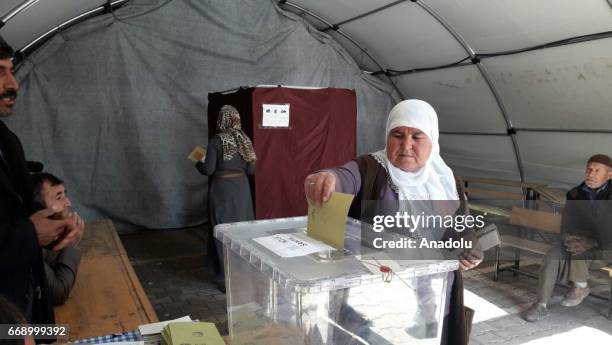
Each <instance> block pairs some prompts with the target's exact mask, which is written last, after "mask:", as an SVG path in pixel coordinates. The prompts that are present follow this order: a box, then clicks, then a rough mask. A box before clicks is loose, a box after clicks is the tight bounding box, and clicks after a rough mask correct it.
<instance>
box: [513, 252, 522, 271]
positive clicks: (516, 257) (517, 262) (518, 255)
mask: <svg viewBox="0 0 612 345" xmlns="http://www.w3.org/2000/svg"><path fill="white" fill-rule="evenodd" d="M520 264H521V250H520V249H518V248H517V249H515V250H514V266H513V268H514V276H515V277H516V276H518V270H519V268H520Z"/></svg>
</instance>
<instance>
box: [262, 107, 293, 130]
mask: <svg viewBox="0 0 612 345" xmlns="http://www.w3.org/2000/svg"><path fill="white" fill-rule="evenodd" d="M262 115H263V116H262V120H261V125H262V126H263V127H281V128H283V127H284V128H289V104H288V103H287V104H263V113H262Z"/></svg>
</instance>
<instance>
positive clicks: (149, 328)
mask: <svg viewBox="0 0 612 345" xmlns="http://www.w3.org/2000/svg"><path fill="white" fill-rule="evenodd" d="M191 321H193V320H192V319H191V317H190V316H189V315H187V316H183V317H179V318H178V319H174V320H168V321H162V322H156V323H147V324H145V325H140V326H138V331H140V335H148V334H157V333H161V331H162V330H163V329H164V327H166V326H167V325H168V324H169V323H170V322H191Z"/></svg>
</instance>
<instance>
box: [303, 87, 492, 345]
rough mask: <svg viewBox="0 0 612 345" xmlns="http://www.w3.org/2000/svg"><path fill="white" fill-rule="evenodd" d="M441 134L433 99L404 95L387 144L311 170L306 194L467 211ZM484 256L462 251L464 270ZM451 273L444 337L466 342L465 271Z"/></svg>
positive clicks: (390, 125) (317, 197)
mask: <svg viewBox="0 0 612 345" xmlns="http://www.w3.org/2000/svg"><path fill="white" fill-rule="evenodd" d="M438 138H439V131H438V117H437V115H436V112H435V110H434V109H433V108H432V107H431V105H429V104H428V103H427V102H424V101H421V100H416V99H410V100H405V101H402V102H400V103H398V104H397V105H396V106H395V107H393V109H391V112H390V113H389V118H388V119H387V126H386V132H385V139H386V145H385V149H384V150H381V151H377V152H374V153H370V154H367V155H363V156H361V157H358V158H357V159H356V160H354V161H351V162H349V163H347V164H345V165H343V166H341V167H338V168H334V169H328V170H324V171H320V172H317V173H314V174H311V175H308V176H307V177H306V179H305V181H304V190H305V193H306V197H307V198H308V200H310V201H311V202H313V203H315V204H318V205H321V204H323V203H325V202H327V201H328V200H329V198H330V197H331V193H332V192H334V191H336V192H343V193H349V194H354V195H356V197H355V201H354V204H353V206H352V210H357V211H358V212H359V211H360V210H361V207H360V206H359V204H360V202H361V201H362V200H388V201H400V203H399V207H400V208H402V207H403V206H402V205H405V204H407V203H406V202H402V201H410V200H439V201H441V202H437V203H434V205H440V204H444V205H446V207H447V208H448V207H449V205H450V208H451V211H452V213H464V212H466V207H465V197H464V193H463V191H462V190H461V188H462V185H461V183H459V182H458V181H456V180H455V177H454V175H453V172H452V170H451V169H450V168H449V167H448V166H447V165H446V163H445V162H444V160H443V159H442V157H440V145H439V144H438ZM434 208H435V206H434ZM358 214H359V213H357V215H358ZM481 257H482V256H481V254H480V253H479V252H477V251H470V252H466V253H463V254H462V255H461V256H460V258H459V265H460V268H461V270H468V269H471V268H473V267H475V266H477V265H478V264H479V263H480V262H481V261H482V260H481ZM450 279H451V280H452V287H450V288H449V294H450V295H451V299H450V303H448V304H447V306H446V310H445V319H444V323H445V325H444V326H445V327H444V330H445V331H443V334H442V340H443V343H445V342H449V341H452V343H453V344H467V342H468V329H467V327H466V325H467V324H468V323H466V322H465V321H466V319H465V317H466V316H465V309H464V306H463V283H462V279H461V274H460V272H459V271H457V272H455V274H454V275H451V276H450ZM451 339H452V340H451Z"/></svg>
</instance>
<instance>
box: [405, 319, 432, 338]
mask: <svg viewBox="0 0 612 345" xmlns="http://www.w3.org/2000/svg"><path fill="white" fill-rule="evenodd" d="M405 331H406V333H408V334H410V335H411V336H413V337H414V338H416V339H428V338H435V337H436V336H437V335H438V322H436V321H433V322H427V323H425V324H420V325H414V326H410V327H408V328H406V329H405Z"/></svg>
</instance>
